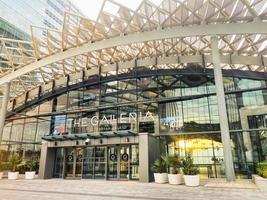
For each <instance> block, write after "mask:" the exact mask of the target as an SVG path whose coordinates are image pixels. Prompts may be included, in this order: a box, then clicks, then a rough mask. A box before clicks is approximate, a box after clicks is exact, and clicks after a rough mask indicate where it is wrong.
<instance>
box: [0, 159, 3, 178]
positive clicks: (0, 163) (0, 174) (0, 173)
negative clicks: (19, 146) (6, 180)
mask: <svg viewBox="0 0 267 200" xmlns="http://www.w3.org/2000/svg"><path fill="white" fill-rule="evenodd" d="M2 166H3V165H2V162H1V161H0V179H2V178H3V172H1V171H2Z"/></svg>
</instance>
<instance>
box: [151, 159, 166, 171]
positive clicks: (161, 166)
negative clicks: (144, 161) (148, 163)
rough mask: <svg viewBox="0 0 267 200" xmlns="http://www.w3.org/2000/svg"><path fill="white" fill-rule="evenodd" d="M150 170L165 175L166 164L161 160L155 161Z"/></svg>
mask: <svg viewBox="0 0 267 200" xmlns="http://www.w3.org/2000/svg"><path fill="white" fill-rule="evenodd" d="M151 170H152V171H153V172H154V173H165V172H166V163H165V162H164V160H162V159H157V160H155V162H154V164H153V166H152V167H151Z"/></svg>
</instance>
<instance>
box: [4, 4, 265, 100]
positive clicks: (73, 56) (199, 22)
mask: <svg viewBox="0 0 267 200" xmlns="http://www.w3.org/2000/svg"><path fill="white" fill-rule="evenodd" d="M110 4H111V5H112V6H113V7H115V8H116V9H115V10H116V12H109V11H108V10H107V7H108V6H109V5H110ZM31 29H32V41H31V42H26V41H17V40H11V39H7V38H1V52H0V57H1V60H0V65H1V68H0V85H2V84H4V83H5V82H9V81H11V82H12V85H11V97H12V98H15V97H17V96H19V95H21V94H23V93H25V92H27V91H29V90H32V89H33V88H36V87H37V86H39V85H43V84H46V83H49V82H51V81H52V80H56V79H59V78H61V77H63V76H67V75H69V74H73V73H79V72H81V71H84V70H89V69H95V68H99V66H106V65H107V66H108V65H110V63H121V62H126V61H131V60H135V59H146V58H147V59H151V58H154V57H156V58H165V57H173V56H177V57H178V58H179V57H186V56H189V57H190V56H191V57H194V56H196V57H197V56H200V57H201V56H204V57H207V56H210V54H211V47H210V46H211V45H210V37H211V36H213V35H217V36H218V37H219V38H220V41H219V49H220V53H221V55H222V57H230V58H232V57H238V58H239V59H236V60H235V62H232V60H231V59H230V60H229V61H227V62H224V64H223V65H222V67H223V68H224V69H240V70H251V71H265V70H266V68H265V66H266V63H267V62H266V61H267V60H266V59H267V58H266V57H267V56H266V55H267V47H266V46H267V40H266V36H267V1H266V0H235V1H232V0H222V1H221V0H220V1H218V0H163V1H162V3H161V4H160V5H159V6H156V5H155V4H153V3H151V2H150V1H147V0H143V1H142V2H141V4H140V5H139V7H138V8H137V9H136V10H131V9H129V8H127V7H125V6H122V5H120V4H118V3H116V2H114V1H112V0H105V1H104V3H103V5H102V9H101V11H100V13H99V16H98V18H97V20H96V21H94V20H90V19H86V18H84V17H81V16H77V15H74V14H71V13H65V16H64V23H63V27H62V30H53V29H47V28H43V27H37V26H32V27H31ZM240 58H244V59H240ZM246 58H247V59H246ZM238 60H239V62H237V61H238ZM252 60H253V62H252ZM186 62H188V63H189V62H190V60H189V61H186ZM192 62H194V61H192ZM156 64H157V63H156ZM206 65H207V66H208V67H212V64H211V63H210V62H207V63H206ZM166 67H168V66H166Z"/></svg>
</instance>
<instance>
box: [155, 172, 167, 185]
mask: <svg viewBox="0 0 267 200" xmlns="http://www.w3.org/2000/svg"><path fill="white" fill-rule="evenodd" d="M154 178H155V183H167V182H168V175H167V173H154Z"/></svg>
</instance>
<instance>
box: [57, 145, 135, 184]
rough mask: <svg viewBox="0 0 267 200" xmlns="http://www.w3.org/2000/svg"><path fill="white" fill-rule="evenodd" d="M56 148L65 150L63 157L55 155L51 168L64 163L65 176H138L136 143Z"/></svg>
mask: <svg viewBox="0 0 267 200" xmlns="http://www.w3.org/2000/svg"><path fill="white" fill-rule="evenodd" d="M57 151H60V152H62V151H65V153H64V152H63V154H62V155H63V157H65V158H63V159H58V156H57V157H56V165H55V169H54V170H57V169H58V168H59V167H60V166H62V167H63V166H64V167H63V170H64V171H65V172H63V174H64V178H66V179H81V178H83V179H107V180H138V179H139V172H138V167H139V148H138V145H114V146H90V147H67V148H59V149H58V150H57ZM57 154H58V155H61V154H60V153H57ZM64 154H65V156H64ZM62 161H63V162H64V163H60V162H62ZM54 174H56V173H54Z"/></svg>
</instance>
